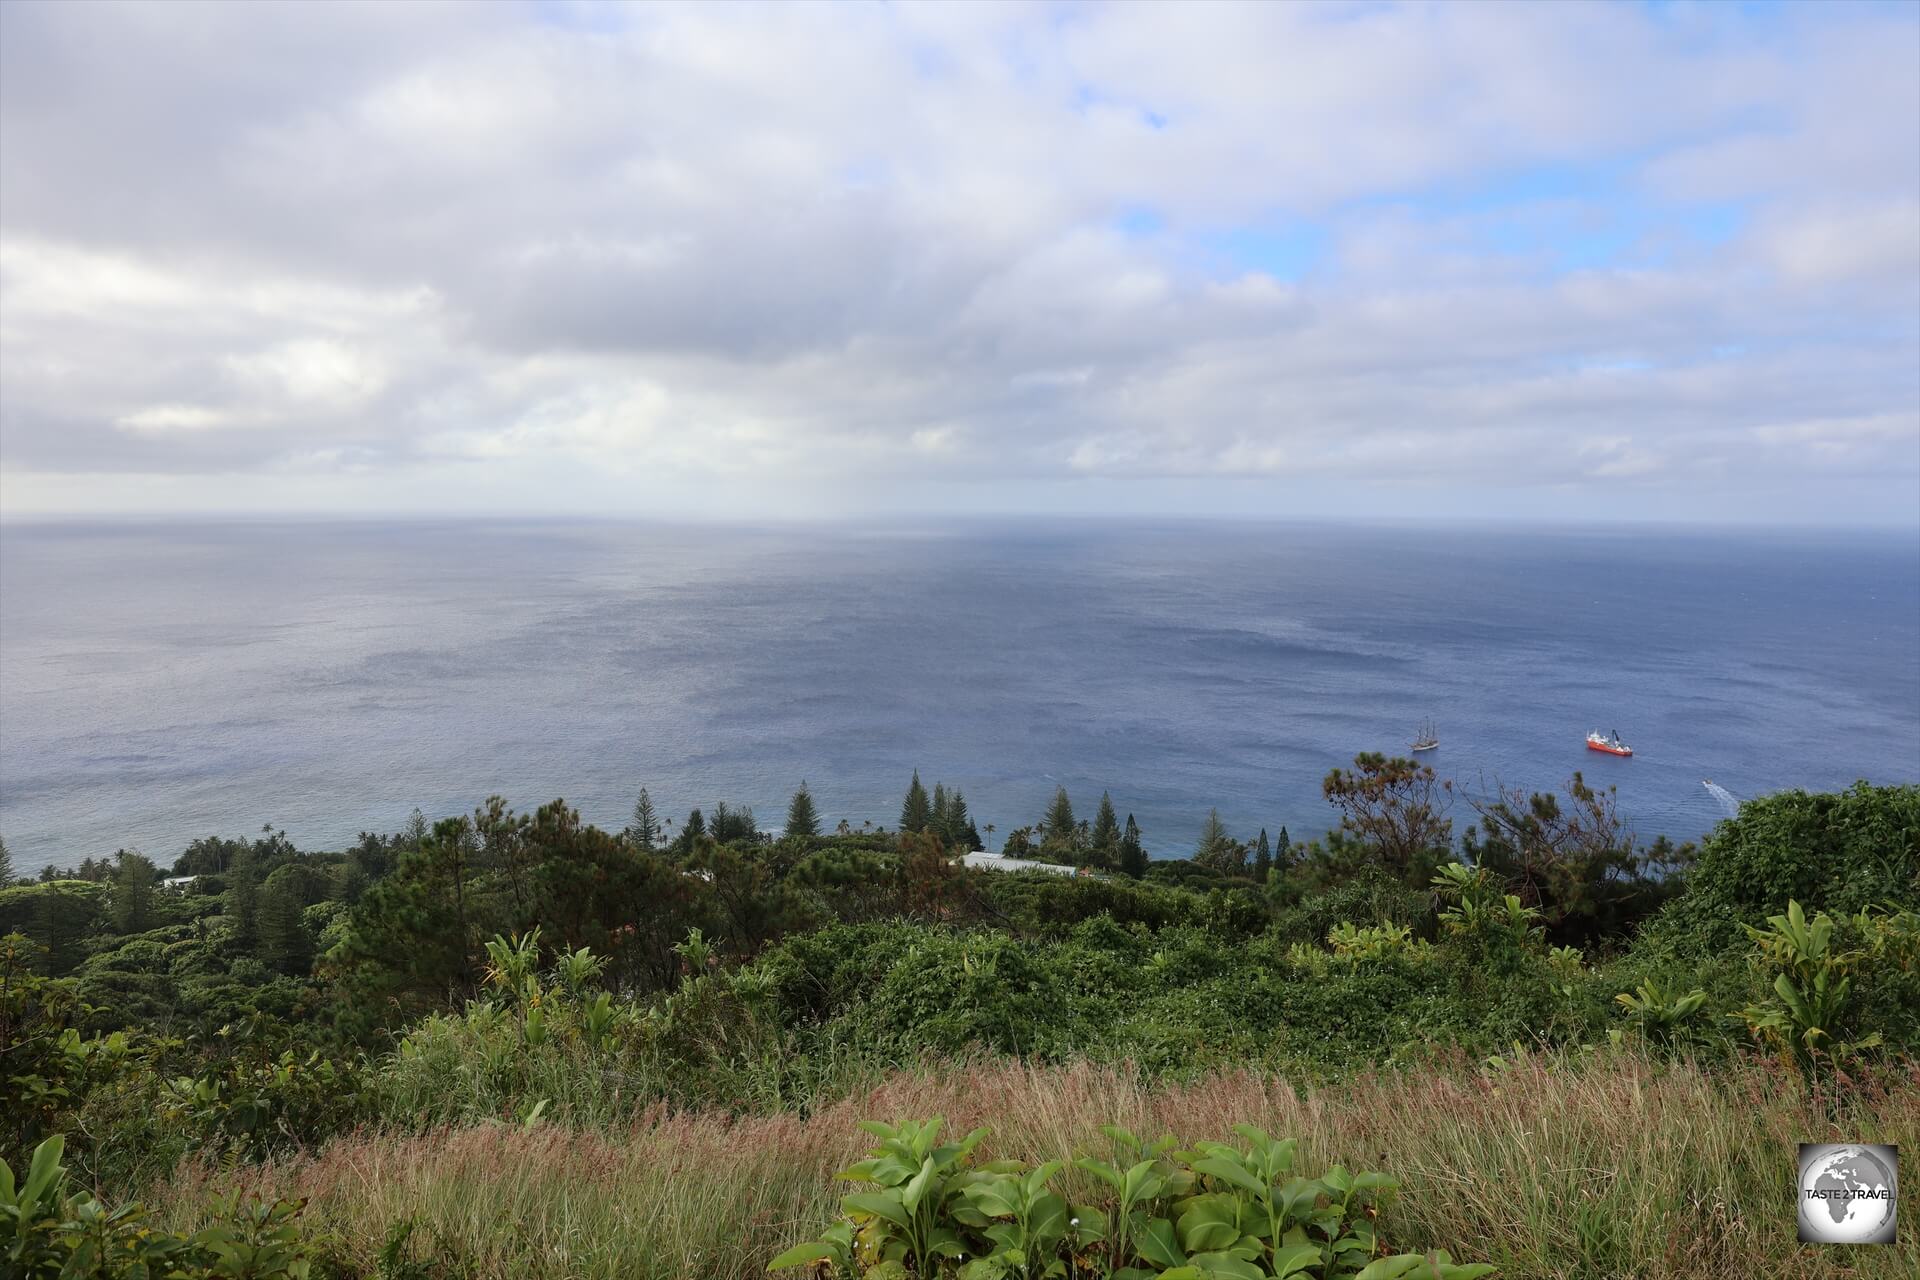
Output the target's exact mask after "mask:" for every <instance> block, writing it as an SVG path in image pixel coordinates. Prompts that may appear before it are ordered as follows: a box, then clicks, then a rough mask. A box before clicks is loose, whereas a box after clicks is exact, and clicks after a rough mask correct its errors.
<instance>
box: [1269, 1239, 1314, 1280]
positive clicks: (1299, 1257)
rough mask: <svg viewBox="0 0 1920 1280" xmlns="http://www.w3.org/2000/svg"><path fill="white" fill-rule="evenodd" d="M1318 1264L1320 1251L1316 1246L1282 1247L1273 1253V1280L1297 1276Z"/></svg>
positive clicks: (1297, 1245)
mask: <svg viewBox="0 0 1920 1280" xmlns="http://www.w3.org/2000/svg"><path fill="white" fill-rule="evenodd" d="M1319 1262H1320V1249H1319V1247H1318V1246H1317V1245H1311V1244H1292V1245H1282V1246H1281V1247H1279V1248H1278V1249H1275V1250H1274V1251H1273V1274H1274V1277H1275V1280H1286V1278H1287V1277H1288V1276H1292V1275H1298V1274H1300V1273H1301V1272H1302V1271H1305V1270H1306V1269H1307V1268H1308V1267H1312V1266H1317V1265H1319Z"/></svg>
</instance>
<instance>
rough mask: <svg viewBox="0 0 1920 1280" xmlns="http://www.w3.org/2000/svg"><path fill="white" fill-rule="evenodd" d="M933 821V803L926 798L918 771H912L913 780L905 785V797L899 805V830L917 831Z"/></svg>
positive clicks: (923, 829)
mask: <svg viewBox="0 0 1920 1280" xmlns="http://www.w3.org/2000/svg"><path fill="white" fill-rule="evenodd" d="M931 821H933V805H932V804H931V803H929V802H928V800H927V789H926V788H925V787H923V786H921V785H920V771H919V770H918V769H915V770H914V771H913V781H912V782H911V783H909V784H908V786H907V798H906V800H905V801H903V802H902V803H901V805H900V830H901V831H903V832H910V833H915V834H917V833H919V832H922V831H925V830H926V829H927V824H928V823H929V822H931Z"/></svg>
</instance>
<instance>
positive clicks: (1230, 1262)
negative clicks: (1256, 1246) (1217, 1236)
mask: <svg viewBox="0 0 1920 1280" xmlns="http://www.w3.org/2000/svg"><path fill="white" fill-rule="evenodd" d="M1193 1265H1194V1266H1196V1267H1198V1268H1199V1269H1200V1270H1201V1271H1202V1272H1203V1273H1205V1274H1206V1275H1208V1276H1226V1277H1228V1280H1266V1275H1267V1273H1266V1272H1264V1271H1262V1270H1261V1269H1260V1268H1259V1267H1256V1266H1255V1265H1253V1263H1251V1262H1248V1261H1247V1260H1246V1259H1245V1258H1237V1257H1235V1256H1234V1255H1233V1254H1230V1253H1197V1254H1195V1255H1194V1256H1193Z"/></svg>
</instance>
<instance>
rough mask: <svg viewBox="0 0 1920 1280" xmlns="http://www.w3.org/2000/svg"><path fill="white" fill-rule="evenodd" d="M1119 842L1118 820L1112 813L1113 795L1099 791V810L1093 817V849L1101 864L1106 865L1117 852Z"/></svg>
mask: <svg viewBox="0 0 1920 1280" xmlns="http://www.w3.org/2000/svg"><path fill="white" fill-rule="evenodd" d="M1119 844H1120V820H1119V819H1118V818H1116V817H1114V814H1113V796H1112V794H1111V793H1109V792H1105V791H1102V792H1101V793H1100V811H1099V813H1097V814H1096V815H1094V819H1093V849H1094V852H1095V853H1097V854H1098V855H1099V861H1100V865H1101V866H1106V865H1107V864H1108V863H1109V862H1111V861H1112V860H1113V858H1114V855H1115V854H1116V853H1117V852H1118V849H1119Z"/></svg>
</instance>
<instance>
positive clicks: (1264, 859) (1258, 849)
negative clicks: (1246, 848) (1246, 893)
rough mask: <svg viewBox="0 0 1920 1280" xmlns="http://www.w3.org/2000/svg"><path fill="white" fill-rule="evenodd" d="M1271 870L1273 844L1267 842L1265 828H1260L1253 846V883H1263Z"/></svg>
mask: <svg viewBox="0 0 1920 1280" xmlns="http://www.w3.org/2000/svg"><path fill="white" fill-rule="evenodd" d="M1272 870H1273V846H1271V845H1269V844H1268V843H1267V829H1266V828H1265V827H1262V828H1260V839H1259V840H1257V841H1255V842H1254V846H1253V879H1254V883H1255V884H1265V883H1266V882H1267V875H1268V873H1270V872H1271V871H1272Z"/></svg>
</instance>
